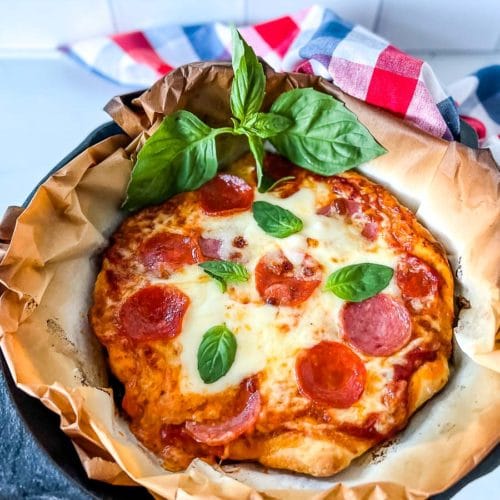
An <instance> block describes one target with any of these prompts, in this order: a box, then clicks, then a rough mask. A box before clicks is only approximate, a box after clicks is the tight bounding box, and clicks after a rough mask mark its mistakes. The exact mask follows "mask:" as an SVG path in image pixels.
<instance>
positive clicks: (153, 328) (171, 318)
mask: <svg viewBox="0 0 500 500" xmlns="http://www.w3.org/2000/svg"><path fill="white" fill-rule="evenodd" d="M189 303H190V300H189V297H188V296H187V295H185V294H184V293H182V292H181V291H180V290H179V289H178V288H176V287H175V286H171V285H162V286H160V285H154V286H148V287H146V288H141V289H140V290H139V291H138V292H135V293H134V294H133V295H131V296H130V297H129V298H128V299H127V300H126V301H125V302H124V303H123V305H122V307H121V309H120V312H119V317H118V320H119V328H120V332H121V333H123V334H124V335H126V336H128V337H129V338H131V339H134V340H137V341H141V340H162V339H171V338H174V337H176V336H177V335H179V333H180V332H181V329H182V320H183V318H184V314H185V313H186V310H187V308H188V307H189Z"/></svg>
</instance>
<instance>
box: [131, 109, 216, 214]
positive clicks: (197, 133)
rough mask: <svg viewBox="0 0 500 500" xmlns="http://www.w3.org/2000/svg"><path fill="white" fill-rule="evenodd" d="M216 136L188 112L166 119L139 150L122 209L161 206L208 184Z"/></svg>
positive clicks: (211, 173)
mask: <svg viewBox="0 0 500 500" xmlns="http://www.w3.org/2000/svg"><path fill="white" fill-rule="evenodd" d="M218 133H220V132H218V131H217V130H216V129H212V128H210V127H209V126H208V125H205V124H204V123H203V122H202V121H201V120H200V119H199V118H197V117H196V116H195V115H193V114H192V113H190V112H189V111H177V112H176V113H173V114H172V115H170V116H167V117H166V118H165V119H164V120H163V122H162V123H161V125H160V126H159V128H158V129H157V130H156V131H155V132H154V134H153V135H152V136H151V137H150V138H149V139H148V140H147V141H146V143H145V144H144V146H143V147H142V149H141V150H140V151H139V154H138V156H137V162H136V164H135V166H134V169H133V170H132V177H131V180H130V183H129V186H128V189H127V199H126V201H125V203H124V208H126V209H127V210H131V211H132V210H137V209H139V208H141V207H143V206H145V205H154V204H157V203H161V202H162V201H164V200H165V199H167V198H169V197H170V196H173V195H174V194H176V193H180V192H182V191H191V190H193V189H197V188H199V187H200V186H201V185H202V184H204V183H205V182H207V181H209V180H210V179H211V178H212V177H214V176H215V174H216V173H217V153H216V148H215V137H216V136H217V135H218Z"/></svg>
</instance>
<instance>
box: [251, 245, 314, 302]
mask: <svg viewBox="0 0 500 500" xmlns="http://www.w3.org/2000/svg"><path fill="white" fill-rule="evenodd" d="M255 283H256V286H257V291H258V292H259V294H260V296H261V297H262V298H263V299H264V301H265V302H266V303H267V304H271V305H273V306H297V305H299V304H301V303H302V302H304V301H305V300H307V299H308V298H309V297H310V295H311V294H312V293H313V292H314V290H315V289H316V287H317V286H318V285H319V284H320V283H321V266H320V264H319V263H318V262H317V261H316V260H315V259H313V258H312V257H311V256H309V255H305V256H304V259H303V261H302V263H301V264H300V265H298V266H294V265H293V264H292V263H291V262H290V261H289V260H288V259H287V258H286V257H285V255H284V253H283V252H282V251H281V250H280V251H276V252H270V253H268V254H266V255H264V256H263V257H262V258H261V259H260V260H259V262H258V263H257V266H256V268H255Z"/></svg>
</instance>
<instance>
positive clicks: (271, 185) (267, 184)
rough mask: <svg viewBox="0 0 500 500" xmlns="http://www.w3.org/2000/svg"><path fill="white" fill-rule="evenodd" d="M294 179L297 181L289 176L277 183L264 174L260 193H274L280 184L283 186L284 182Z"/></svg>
mask: <svg viewBox="0 0 500 500" xmlns="http://www.w3.org/2000/svg"><path fill="white" fill-rule="evenodd" d="M293 179H295V177H294V176H293V175H287V176H286V177H282V178H281V179H278V180H276V181H275V180H274V179H271V177H269V176H268V175H266V174H263V175H262V182H261V186H260V188H259V193H268V192H269V191H272V190H273V189H275V188H277V187H278V186H279V185H280V184H283V183H284V182H287V181H292V180H293Z"/></svg>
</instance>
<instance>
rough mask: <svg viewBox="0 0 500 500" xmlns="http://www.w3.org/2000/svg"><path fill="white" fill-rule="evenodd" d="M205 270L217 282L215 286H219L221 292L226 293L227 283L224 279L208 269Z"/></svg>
mask: <svg viewBox="0 0 500 500" xmlns="http://www.w3.org/2000/svg"><path fill="white" fill-rule="evenodd" d="M205 272H206V273H207V274H208V275H209V276H210V277H211V278H213V279H214V280H215V282H216V283H217V286H218V287H219V289H220V291H221V292H222V293H226V290H227V283H226V281H225V280H224V279H222V278H221V277H219V276H217V275H215V274H213V273H211V272H210V271H207V270H205Z"/></svg>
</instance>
